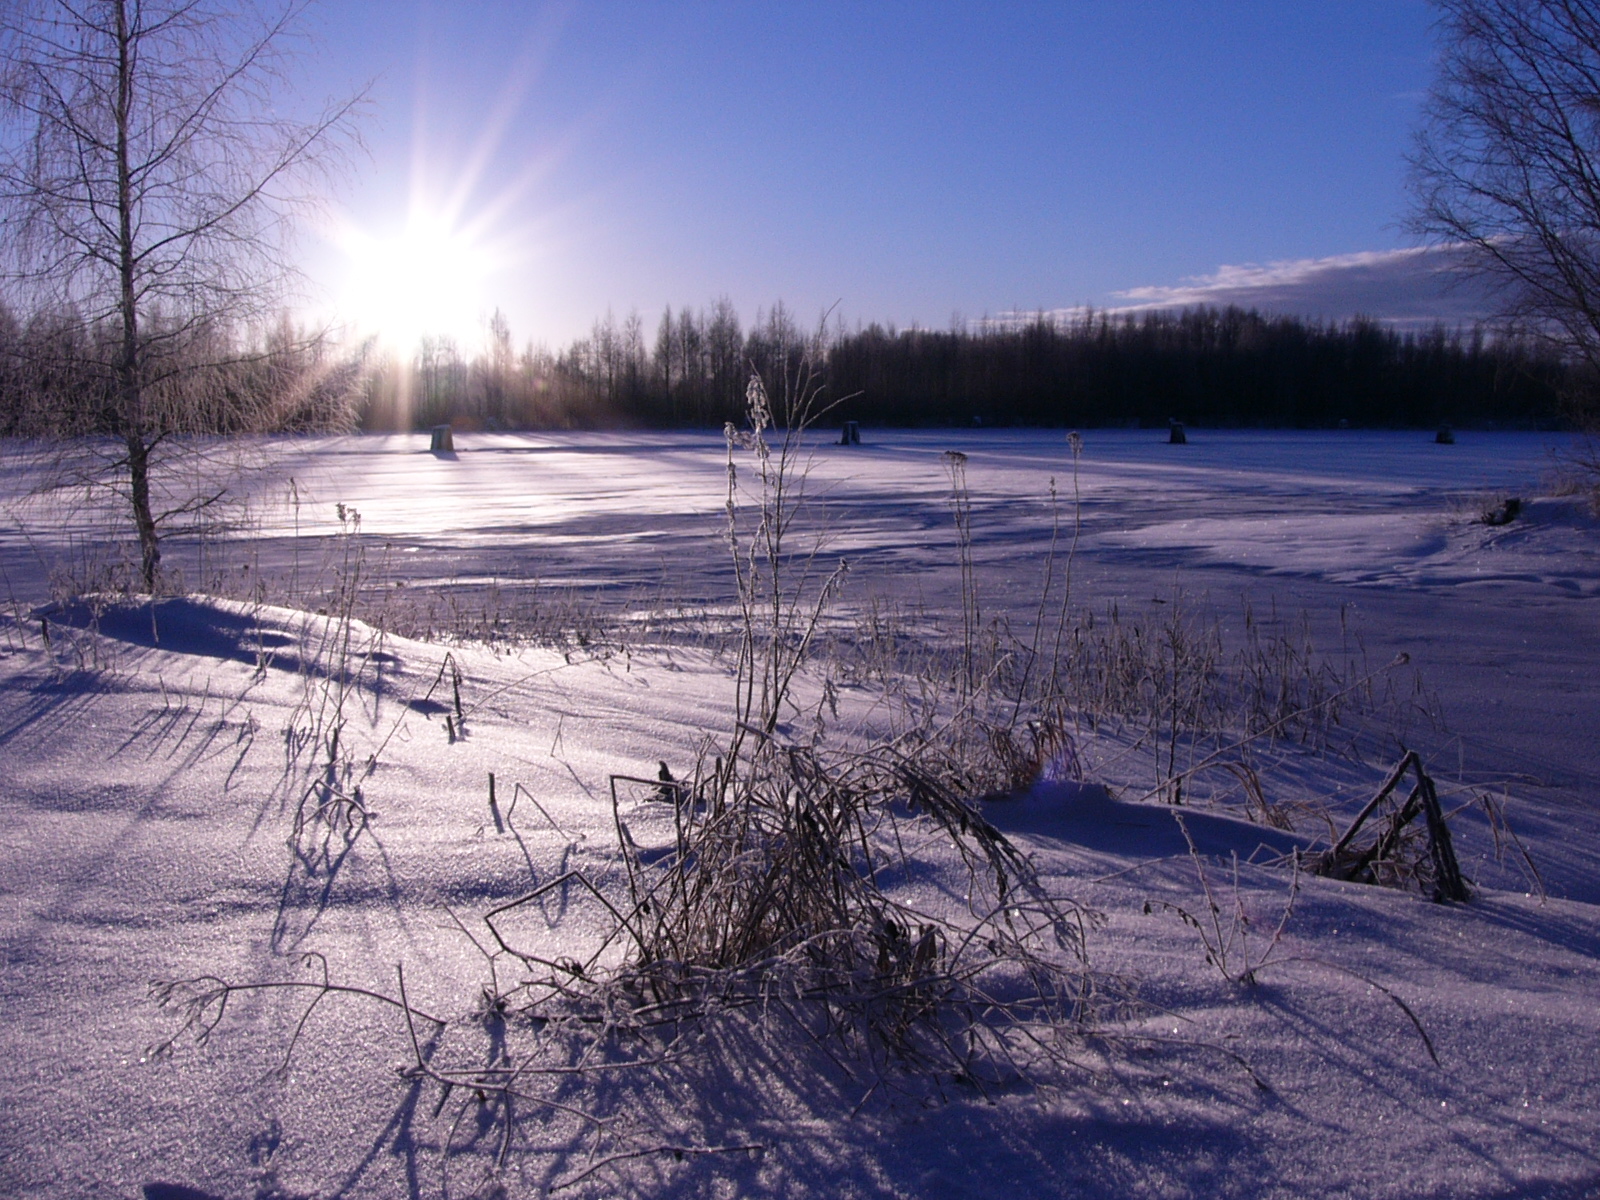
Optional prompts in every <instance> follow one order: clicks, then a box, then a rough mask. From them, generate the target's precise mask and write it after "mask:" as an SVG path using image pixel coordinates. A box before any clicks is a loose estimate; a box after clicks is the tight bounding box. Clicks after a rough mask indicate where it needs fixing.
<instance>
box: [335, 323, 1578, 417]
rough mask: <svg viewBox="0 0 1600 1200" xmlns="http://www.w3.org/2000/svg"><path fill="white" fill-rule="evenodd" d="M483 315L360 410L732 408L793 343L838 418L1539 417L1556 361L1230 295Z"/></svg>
mask: <svg viewBox="0 0 1600 1200" xmlns="http://www.w3.org/2000/svg"><path fill="white" fill-rule="evenodd" d="M490 332H491V338H490V345H489V349H488V350H487V351H486V352H484V353H483V354H481V355H478V356H476V357H474V358H471V359H468V358H464V357H462V356H461V354H460V353H459V351H458V350H457V349H456V348H455V347H454V345H452V344H451V343H449V342H448V341H444V340H440V339H433V340H430V341H428V342H426V343H424V345H423V346H422V348H421V350H420V351H419V353H418V354H417V356H416V358H415V360H414V361H413V362H412V363H410V364H407V365H406V366H405V367H404V368H402V367H401V366H400V365H398V364H395V363H390V364H389V365H388V366H387V367H385V368H384V369H383V370H381V371H379V372H378V373H377V374H375V375H374V376H373V377H372V380H371V383H370V385H369V393H368V394H369V402H368V405H367V409H366V416H365V418H364V421H363V424H364V426H365V427H366V428H370V429H395V428H403V427H407V426H409V427H412V428H419V427H422V426H425V425H431V424H438V423H443V422H445V421H451V422H454V423H455V424H457V425H461V426H469V427H470V426H478V427H490V428H529V427H533V428H540V427H544V428H548V427H563V426H593V425H608V424H617V423H626V424H633V425H645V426H659V427H674V426H708V425H710V426H715V425H720V424H721V423H722V422H724V421H734V422H738V421H739V420H740V419H741V418H742V417H743V415H744V405H745V401H744V394H745V386H746V383H747V382H748V379H749V376H750V372H751V370H752V369H754V370H757V371H760V372H761V373H762V374H763V376H764V377H765V378H766V379H767V381H768V390H769V391H771V392H772V393H773V394H774V395H777V394H779V393H780V392H781V388H780V387H779V386H778V384H779V383H780V382H781V378H782V377H783V376H784V375H785V374H786V373H789V374H792V373H793V372H794V371H795V370H796V369H797V368H798V366H799V364H800V363H801V361H802V360H803V359H805V358H806V357H807V356H808V355H809V356H810V357H811V359H812V361H813V364H821V366H822V371H821V372H820V373H821V376H822V377H823V378H824V379H825V380H826V383H827V394H828V395H829V396H831V397H834V398H841V404H840V406H839V407H838V408H837V409H836V410H835V415H836V416H837V417H839V418H841V419H844V418H849V419H853V420H858V421H863V422H868V423H874V424H882V425H971V424H973V423H975V422H976V423H981V424H984V425H1042V426H1063V425H1073V426H1096V425H1125V424H1131V423H1135V422H1137V423H1139V424H1144V425H1164V424H1165V423H1166V422H1167V421H1168V420H1169V419H1176V420H1180V421H1186V422H1193V423H1196V424H1201V425H1221V426H1279V427H1302V428H1314V427H1318V426H1333V425H1337V424H1339V423H1340V422H1341V421H1347V422H1349V423H1350V424H1351V425H1355V426H1375V427H1395V426H1427V425H1434V424H1438V423H1445V422H1449V423H1457V424H1463V425H1472V424H1487V423H1496V424H1504V425H1515V426H1549V425H1553V424H1555V423H1557V421H1558V419H1559V414H1560V406H1559V396H1560V394H1561V389H1562V386H1563V382H1564V378H1565V371H1564V368H1563V366H1562V364H1561V362H1560V361H1559V360H1558V359H1556V358H1555V357H1554V356H1552V355H1550V354H1549V353H1547V352H1544V351H1542V350H1540V349H1538V348H1536V347H1535V346H1533V345H1531V344H1528V343H1524V342H1519V341H1515V340H1509V339H1505V338H1495V339H1491V338H1486V337H1485V336H1484V335H1483V334H1482V333H1460V332H1455V331H1448V330H1445V329H1443V328H1437V329H1433V330H1429V331H1426V332H1422V333H1414V332H1398V331H1395V330H1392V329H1389V328H1387V327H1385V326H1382V325H1379V324H1378V323H1376V322H1373V321H1365V320H1355V321H1349V322H1344V323H1339V324H1323V323H1316V322H1308V321H1304V320H1298V319H1295V318H1292V317H1275V316H1264V315H1262V314H1260V313H1256V312H1246V311H1243V310H1240V309H1237V308H1228V309H1214V308H1205V309H1188V310H1183V311H1177V312H1149V313H1143V314H1138V315H1132V316H1129V315H1112V314H1107V313H1092V312H1091V313H1084V314H1082V315H1079V316H1076V317H1073V318H1071V319H1069V320H1061V319H1056V318H1052V317H1050V316H1047V315H1041V316H1039V317H1036V318H1033V319H1028V320H1021V321H1012V322H1006V323H999V322H984V323H982V324H979V325H977V326H975V327H972V328H965V329H954V330H949V331H933V330H925V329H907V330H895V329H894V328H892V327H891V328H884V327H882V326H879V325H869V326H866V327H864V328H860V329H857V330H855V331H854V332H851V331H846V330H840V329H838V328H833V329H828V330H825V331H823V332H822V333H820V334H816V333H809V332H807V331H805V330H802V329H801V328H800V327H798V325H797V324H796V322H795V321H794V319H793V317H792V315H791V314H790V313H789V312H788V311H787V310H785V308H784V307H783V306H782V305H781V304H780V305H776V306H774V307H773V309H772V310H770V311H768V312H764V313H762V314H761V315H760V316H759V317H758V319H757V321H756V323H755V325H754V326H752V327H751V328H750V329H749V330H748V331H746V330H744V329H742V327H741V325H740V322H739V317H738V315H737V313H736V312H735V311H734V309H733V307H732V305H731V304H729V303H728V302H727V301H719V302H718V303H717V304H715V305H713V306H712V307H710V308H709V309H706V310H701V311H695V310H692V309H682V310H679V311H678V312H677V313H673V312H672V311H671V310H670V309H669V310H668V311H667V312H666V313H665V314H664V315H663V317H662V319H661V322H660V324H659V326H658V327H657V330H656V334H655V338H654V340H653V342H650V343H647V340H646V337H645V332H644V327H643V323H642V322H641V321H640V319H639V318H638V317H637V316H630V317H628V318H627V319H626V320H623V321H621V322H618V321H616V320H615V319H613V318H610V317H607V318H606V319H605V320H603V321H597V322H596V323H595V324H594V327H593V329H592V330H591V333H590V335H589V336H588V337H587V338H583V339H580V340H579V341H577V342H574V343H573V344H572V345H571V346H569V347H568V348H567V349H566V350H564V351H560V352H552V351H549V350H540V349H536V348H533V347H531V346H530V347H528V348H526V349H524V350H523V351H521V352H520V353H519V352H515V351H514V350H513V349H512V345H511V338H510V332H509V330H508V329H507V327H506V324H505V321H504V319H503V318H501V317H499V316H498V314H497V316H496V319H495V321H494V322H493V323H491V329H490Z"/></svg>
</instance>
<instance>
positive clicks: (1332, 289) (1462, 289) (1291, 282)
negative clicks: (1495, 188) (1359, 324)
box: [1111, 246, 1494, 328]
mask: <svg viewBox="0 0 1600 1200" xmlns="http://www.w3.org/2000/svg"><path fill="white" fill-rule="evenodd" d="M1113 296H1114V297H1115V299H1116V300H1117V302H1118V303H1116V304H1115V305H1113V306H1112V308H1111V311H1112V312H1143V311H1146V310H1149V309H1167V308H1187V307H1190V306H1194V305H1216V306H1219V307H1222V306H1226V305H1230V304H1232V305H1237V306H1238V307H1240V308H1254V309H1258V310H1260V311H1261V312H1267V313H1281V314H1284V315H1291V316H1300V317H1311V318H1320V319H1323V320H1348V319H1349V318H1351V317H1356V316H1363V317H1371V318H1373V319H1374V320H1377V321H1382V322H1383V323H1384V324H1386V325H1394V326H1399V327H1402V328H1418V327H1426V326H1431V325H1434V324H1437V323H1440V322H1443V323H1444V324H1445V325H1470V324H1473V323H1474V322H1476V321H1480V320H1484V319H1486V318H1487V317H1488V316H1489V315H1490V314H1491V313H1492V312H1493V311H1494V306H1493V303H1492V300H1491V298H1490V296H1489V293H1488V291H1487V289H1486V287H1485V286H1484V284H1483V283H1481V282H1480V281H1478V280H1476V279H1474V278H1473V277H1472V276H1470V275H1465V274H1464V273H1463V272H1462V261H1461V253H1460V251H1459V250H1458V249H1457V248H1455V247H1449V246H1444V247H1422V248H1416V249H1405V250H1367V251H1363V252H1361V253H1359V254H1339V255H1334V256H1332V257H1330V258H1302V259H1294V260H1290V261H1285V262H1271V263H1265V264H1255V263H1249V264H1244V265H1241V266H1224V267H1221V268H1219V269H1218V270H1217V271H1215V272H1214V273H1212V274H1210V275H1202V276H1198V277H1195V278H1192V279H1185V280H1184V281H1183V282H1181V283H1179V284H1177V285H1176V286H1171V287H1159V286H1158V287H1137V288H1129V289H1127V290H1126V291H1122V292H1115V293H1113Z"/></svg>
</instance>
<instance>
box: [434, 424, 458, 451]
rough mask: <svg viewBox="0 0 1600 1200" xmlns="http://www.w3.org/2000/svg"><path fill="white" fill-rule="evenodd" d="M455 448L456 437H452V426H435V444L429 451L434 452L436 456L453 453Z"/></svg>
mask: <svg viewBox="0 0 1600 1200" xmlns="http://www.w3.org/2000/svg"><path fill="white" fill-rule="evenodd" d="M455 448H456V440H455V437H454V435H452V433H451V432H450V426H448V425H435V426H434V427H433V444H432V445H430V446H429V447H428V449H429V450H431V451H433V452H434V453H435V454H443V453H453V452H454V451H455Z"/></svg>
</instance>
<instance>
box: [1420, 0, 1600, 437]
mask: <svg viewBox="0 0 1600 1200" xmlns="http://www.w3.org/2000/svg"><path fill="white" fill-rule="evenodd" d="M1436 6H1437V8H1438V10H1439V23H1438V28H1439V34H1440V53H1439V67H1438V71H1439V74H1438V79H1437V81H1436V82H1435V84H1434V86H1433V88H1432V91H1431V92H1430V94H1429V97H1428V101H1427V105H1426V109H1425V121H1426V124H1425V128H1424V130H1423V131H1422V132H1421V133H1420V134H1419V135H1418V139H1417V145H1416V150H1415V152H1414V154H1413V155H1412V159H1411V166H1412V187H1413V193H1414V196H1415V199H1416V208H1415V211H1414V215H1413V219H1412V224H1413V227H1414V228H1415V229H1416V230H1417V231H1418V232H1421V233H1423V234H1425V235H1428V236H1430V237H1433V238H1436V239H1438V240H1441V241H1445V242H1453V243H1459V244H1461V245H1463V246H1464V247H1466V249H1467V251H1468V262H1469V265H1471V266H1474V267H1476V268H1477V269H1478V270H1479V271H1480V272H1481V274H1482V275H1483V276H1484V277H1485V278H1487V279H1488V280H1489V281H1490V282H1491V283H1493V284H1495V285H1497V288H1498V292H1499V295H1500V297H1501V299H1502V300H1503V302H1504V310H1503V315H1504V316H1505V317H1507V318H1510V319H1511V320H1513V321H1514V322H1515V323H1516V324H1517V325H1518V326H1519V327H1520V328H1522V329H1523V330H1524V331H1525V332H1528V333H1531V334H1533V335H1535V336H1537V337H1541V338H1545V339H1548V340H1550V341H1551V342H1553V343H1554V344H1555V345H1556V346H1557V347H1559V348H1560V349H1561V350H1562V351H1563V352H1564V353H1565V354H1566V355H1567V356H1568V357H1569V358H1571V359H1573V360H1574V361H1575V365H1577V366H1578V367H1579V368H1580V370H1579V371H1578V372H1576V373H1575V376H1574V377H1575V378H1576V379H1578V380H1579V381H1580V383H1579V386H1578V390H1577V393H1576V394H1575V395H1574V396H1573V400H1574V402H1575V406H1576V407H1577V408H1578V409H1579V413H1580V415H1582V416H1586V417H1587V418H1589V419H1590V420H1593V419H1595V418H1596V417H1597V416H1600V386H1597V384H1600V5H1597V4H1595V3H1591V2H1589V0H1436Z"/></svg>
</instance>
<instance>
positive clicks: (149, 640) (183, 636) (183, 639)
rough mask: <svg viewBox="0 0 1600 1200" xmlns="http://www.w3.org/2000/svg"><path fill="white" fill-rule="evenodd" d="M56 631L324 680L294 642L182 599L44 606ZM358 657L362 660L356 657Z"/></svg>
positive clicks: (240, 615) (242, 616)
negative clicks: (65, 629)
mask: <svg viewBox="0 0 1600 1200" xmlns="http://www.w3.org/2000/svg"><path fill="white" fill-rule="evenodd" d="M40 616H41V618H42V619H47V620H49V621H51V622H53V623H55V624H58V625H66V626H70V627H71V628H74V629H91V630H94V631H96V632H98V633H99V634H100V635H101V636H102V637H109V638H113V639H115V640H117V641H119V642H125V643H127V644H128V645H130V646H141V647H145V648H147V649H153V650H168V651H173V652H176V653H180V654H193V655H198V656H200V657H203V658H216V659H222V660H224V661H226V662H237V663H244V664H246V665H247V666H258V665H261V664H263V663H264V664H266V665H269V666H273V667H277V668H279V669H280V670H285V671H291V672H302V671H303V672H305V673H306V674H308V675H312V676H315V677H317V678H322V677H324V676H326V675H328V674H329V671H328V669H327V668H326V667H325V666H324V665H323V664H322V663H321V662H320V661H319V659H320V655H317V654H309V653H306V652H305V648H304V647H302V646H299V645H298V644H297V641H296V639H295V638H294V637H292V636H290V635H289V634H288V633H285V632H283V631H282V630H279V629H273V628H272V627H271V626H270V625H266V624H263V623H262V622H261V621H260V620H259V619H258V618H256V617H254V616H252V615H250V614H249V613H246V612H236V611H234V610H232V609H230V608H227V607H222V606H219V605H214V604H209V603H206V602H205V601H203V600H196V599H193V598H191V597H188V596H169V597H165V598H163V599H159V600H140V601H128V602H120V601H119V602H113V603H111V604H109V605H107V606H106V607H104V608H101V607H100V606H99V605H91V604H89V603H87V602H85V601H83V600H79V599H73V600H68V601H65V602H64V603H61V604H56V605H52V606H50V608H49V609H47V610H44V611H43V612H41V614H40ZM358 657H362V656H358ZM366 657H369V658H371V659H372V660H373V661H383V662H392V661H394V660H393V656H392V655H370V656H366Z"/></svg>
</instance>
